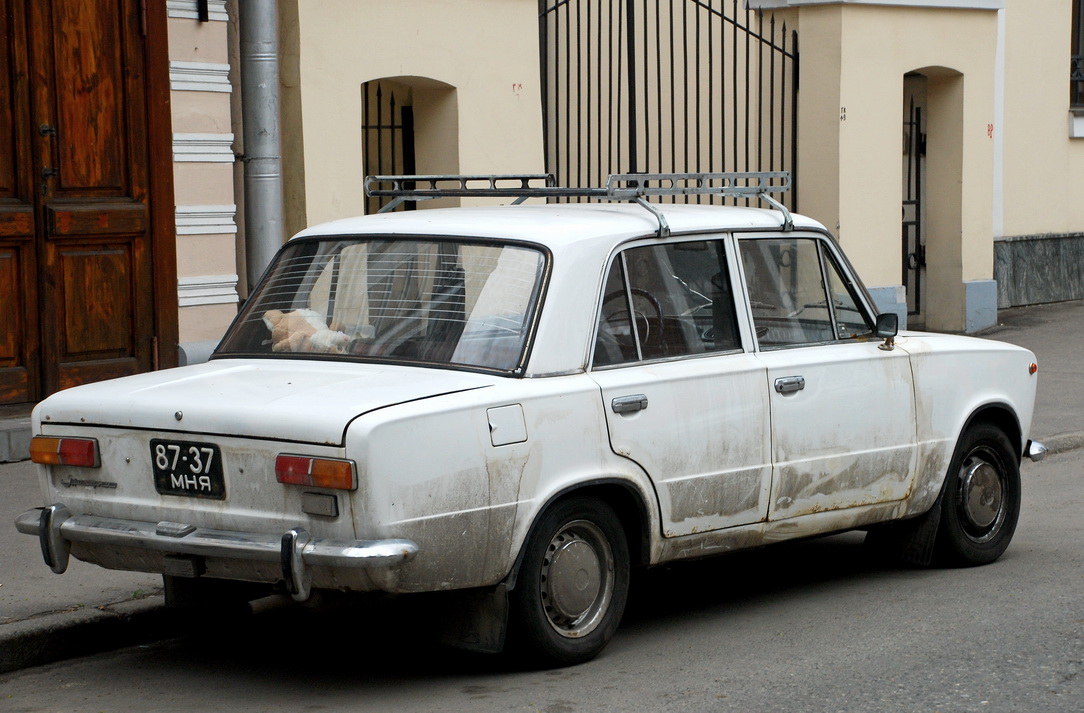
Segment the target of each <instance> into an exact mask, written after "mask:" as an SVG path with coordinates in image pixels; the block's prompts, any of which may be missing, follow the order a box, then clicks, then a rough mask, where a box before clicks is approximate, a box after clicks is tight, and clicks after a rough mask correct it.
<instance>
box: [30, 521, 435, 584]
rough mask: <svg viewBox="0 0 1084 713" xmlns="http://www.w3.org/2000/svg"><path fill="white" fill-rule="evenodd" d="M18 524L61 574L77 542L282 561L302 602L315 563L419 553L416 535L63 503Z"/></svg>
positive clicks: (336, 564) (352, 565)
mask: <svg viewBox="0 0 1084 713" xmlns="http://www.w3.org/2000/svg"><path fill="white" fill-rule="evenodd" d="M15 527H16V528H17V529H18V530H19V532H22V533H24V534H27V535H37V536H38V539H39V541H40V543H41V553H42V557H43V558H44V559H45V563H46V564H47V565H48V566H49V567H50V568H51V569H52V570H53V571H54V572H57V573H58V574H59V573H61V572H63V571H64V570H65V569H67V567H68V559H69V555H70V552H71V544H72V543H73V542H82V543H90V544H94V545H106V546H117V547H135V548H140V549H144V550H153V551H156V552H161V553H164V554H166V555H170V556H180V559H178V560H176V561H177V562H178V563H180V564H181V565H182V566H183V563H184V561H185V560H184V559H183V558H184V557H186V556H187V557H192V558H200V557H205V558H223V559H231V560H243V561H253V562H264V563H276V562H277V563H278V564H279V566H280V567H281V570H282V579H283V581H285V583H286V588H287V589H288V590H289V592H290V594H291V596H293V598H294V599H297V600H299V601H300V600H305V599H307V598H308V596H309V589H310V582H311V569H312V568H315V567H325V568H347V569H365V568H376V567H390V566H394V565H397V564H400V563H402V562H406V561H407V560H409V559H411V558H412V557H413V556H414V555H415V554H417V552H418V546H417V545H416V544H414V543H413V542H411V541H410V540H399V539H396V540H350V541H343V540H324V539H318V538H313V537H312V536H311V535H310V534H309V533H308V532H306V531H305V529H304V528H300V527H296V528H293V529H291V530H287V531H286V532H284V533H282V534H279V535H273V534H264V533H257V532H239V531H233V530H212V529H209V528H200V527H195V526H192V525H187V524H185V523H176V522H158V523H154V522H142V521H138V520H120V519H116V518H106V517H97V516H94V515H72V514H71V512H70V511H69V510H68V508H66V507H65V506H64V505H61V504H55V505H50V506H48V507H44V508H35V509H33V510H28V511H26V512H24V513H23V514H22V515H20V516H19V517H18V518H16V520H15ZM166 573H167V574H169V572H166ZM197 574H198V572H197V571H193V572H191V573H189V576H196V575H197Z"/></svg>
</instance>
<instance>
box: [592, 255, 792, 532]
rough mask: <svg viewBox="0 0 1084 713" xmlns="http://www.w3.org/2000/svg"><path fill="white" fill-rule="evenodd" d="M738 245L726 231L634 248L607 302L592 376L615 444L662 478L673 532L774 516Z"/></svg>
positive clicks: (618, 262)
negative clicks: (742, 307)
mask: <svg viewBox="0 0 1084 713" xmlns="http://www.w3.org/2000/svg"><path fill="white" fill-rule="evenodd" d="M732 250H733V247H732V245H730V244H729V243H728V241H726V240H724V239H723V238H722V237H719V236H716V237H713V238H711V239H706V240H690V239H688V238H686V239H683V240H673V241H669V242H667V243H659V242H658V241H651V242H650V243H649V244H642V245H638V246H632V247H630V248H628V249H626V250H624V251H622V252H620V253H619V254H618V255H616V256H615V258H614V261H613V263H612V265H611V268H610V271H609V275H608V279H607V283H606V287H605V293H604V295H603V296H602V300H601V304H602V306H601V310H600V318H599V326H598V336H597V338H596V343H595V353H594V360H593V368H592V371H591V376H592V378H593V379H594V380H595V381H596V382H597V383H598V384H599V387H600V388H601V392H602V398H603V402H604V408H605V411H606V417H607V424H608V426H609V431H610V442H611V446H612V448H613V450H614V451H615V452H616V453H618V454H620V455H623V456H626V457H628V458H630V459H632V460H634V461H636V462H637V463H638V464H639V465H640V466H641V467H642V468H643V469H644V470H645V471H646V472H647V474H648V475H649V476H650V477H651V479H652V481H653V482H654V484H655V488H656V491H657V493H658V497H659V507H660V511H661V514H662V523H663V535H664V536H666V537H676V536H680V535H688V534H692V533H695V532H704V531H707V530H716V529H720V528H724V527H732V526H735V525H744V524H748V523H753V522H759V521H762V520H764V519H765V517H766V514H767V509H768V495H769V492H770V485H771V470H772V469H771V457H770V447H771V440H770V428H769V419H768V417H769V411H768V409H769V405H768V394H767V391H766V390H765V389H764V381H765V378H766V376H765V367H764V365H763V364H762V363H761V362H760V360H758V359H757V357H756V356H755V355H754V354H752V353H750V352H748V351H746V350H744V349H743V348H742V343H743V341H742V337H743V334H742V331H743V329H744V330H746V331H747V327H740V326H739V320H738V319H737V312H736V310H735V303H734V290H733V289H732V286H733V284H734V278H735V272H734V270H733V264H734V261H735V256H734V255H733V254H732V253H731V251H732ZM744 336H745V340H746V344H751V335H750V334H745V335H744Z"/></svg>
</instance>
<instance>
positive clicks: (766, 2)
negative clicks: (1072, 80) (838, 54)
mask: <svg viewBox="0 0 1084 713" xmlns="http://www.w3.org/2000/svg"><path fill="white" fill-rule="evenodd" d="M745 2H746V6H747V7H749V9H751V10H776V9H779V8H785V7H802V6H803V5H894V6H896V7H914V8H951V9H957V10H961V9H962V10H1002V9H1004V7H1005V0H745Z"/></svg>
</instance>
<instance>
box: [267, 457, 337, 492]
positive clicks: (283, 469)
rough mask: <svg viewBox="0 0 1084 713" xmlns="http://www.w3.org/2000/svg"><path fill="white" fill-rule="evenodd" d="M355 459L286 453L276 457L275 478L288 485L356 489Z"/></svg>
mask: <svg viewBox="0 0 1084 713" xmlns="http://www.w3.org/2000/svg"><path fill="white" fill-rule="evenodd" d="M354 471H355V469H354V461H351V460H340V459H338V458H313V457H312V456H294V455H287V454H285V453H283V454H280V455H279V457H278V458H276V459H275V478H276V479H278V481H279V482H280V483H285V484H287V485H309V486H312V487H316V488H335V489H336V490H354V489H355V488H356V487H357V478H356V477H355V476H354Z"/></svg>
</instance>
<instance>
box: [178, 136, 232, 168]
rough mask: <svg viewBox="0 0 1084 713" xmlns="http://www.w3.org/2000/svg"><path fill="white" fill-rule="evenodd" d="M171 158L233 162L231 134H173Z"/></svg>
mask: <svg viewBox="0 0 1084 713" xmlns="http://www.w3.org/2000/svg"><path fill="white" fill-rule="evenodd" d="M173 160H174V161H177V162H193V161H195V162H201V163H233V162H234V160H235V157H234V155H233V134H174V135H173Z"/></svg>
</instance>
